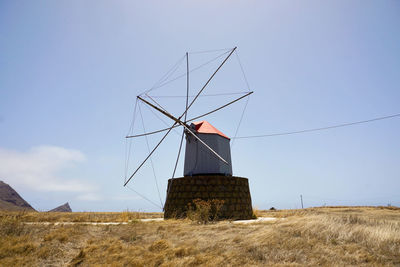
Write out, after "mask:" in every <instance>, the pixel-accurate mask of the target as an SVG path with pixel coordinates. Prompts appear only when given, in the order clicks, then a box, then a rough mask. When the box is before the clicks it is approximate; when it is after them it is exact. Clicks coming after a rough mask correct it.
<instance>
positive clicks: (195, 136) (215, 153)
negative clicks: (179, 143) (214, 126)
mask: <svg viewBox="0 0 400 267" xmlns="http://www.w3.org/2000/svg"><path fill="white" fill-rule="evenodd" d="M182 126H183V127H185V129H186V130H187V131H188V132H189V133H190V134H191V135H192V136H193V137H194V138H196V139H197V140H198V141H199V142H200V143H202V144H203V145H204V146H205V147H206V148H208V150H210V151H211V152H212V153H213V154H214V155H215V156H217V157H218V158H219V159H220V160H222V162H224V163H226V164H228V165H229V163H228V162H227V161H226V160H225V159H224V158H223V157H221V156H220V155H219V154H218V153H217V152H215V151H214V150H213V149H212V148H211V147H210V146H209V145H207V144H206V143H205V142H204V141H203V140H201V139H200V137H198V136H197V135H196V134H195V133H194V132H192V130H190V129H189V128H187V127H186V126H185V125H184V124H182Z"/></svg>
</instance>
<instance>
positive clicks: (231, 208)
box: [164, 175, 253, 220]
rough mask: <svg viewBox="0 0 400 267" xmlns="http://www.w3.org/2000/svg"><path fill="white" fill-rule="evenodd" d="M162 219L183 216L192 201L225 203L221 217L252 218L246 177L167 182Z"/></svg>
mask: <svg viewBox="0 0 400 267" xmlns="http://www.w3.org/2000/svg"><path fill="white" fill-rule="evenodd" d="M168 187H169V193H168V194H167V200H166V202H165V207H164V218H165V219H168V218H173V217H185V216H186V211H187V207H188V204H189V203H192V201H193V200H194V199H198V198H199V199H203V200H211V199H219V200H224V206H223V207H222V209H221V214H220V218H223V219H242V220H243V219H251V218H252V215H253V210H252V206H251V197H250V190H249V182H248V179H247V178H242V177H235V176H223V175H199V176H186V177H182V178H175V179H169V180H168Z"/></svg>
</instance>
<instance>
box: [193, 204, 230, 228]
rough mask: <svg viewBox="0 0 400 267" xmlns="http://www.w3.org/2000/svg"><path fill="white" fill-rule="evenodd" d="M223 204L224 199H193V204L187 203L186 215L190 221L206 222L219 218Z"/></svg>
mask: <svg viewBox="0 0 400 267" xmlns="http://www.w3.org/2000/svg"><path fill="white" fill-rule="evenodd" d="M223 205H224V201H223V200H219V199H210V200H207V201H206V200H202V199H195V200H193V204H191V203H189V204H188V211H187V217H188V218H189V219H190V220H192V221H196V222H198V223H203V224H207V223H209V222H212V221H216V220H218V219H219V218H220V214H221V209H222V206H223Z"/></svg>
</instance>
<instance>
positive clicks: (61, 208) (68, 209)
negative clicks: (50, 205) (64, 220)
mask: <svg viewBox="0 0 400 267" xmlns="http://www.w3.org/2000/svg"><path fill="white" fill-rule="evenodd" d="M49 212H72V209H71V207H70V206H69V204H68V202H67V203H65V204H64V205H61V206H59V207H57V208H55V209H52V210H49Z"/></svg>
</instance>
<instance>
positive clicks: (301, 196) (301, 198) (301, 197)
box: [300, 195, 304, 209]
mask: <svg viewBox="0 0 400 267" xmlns="http://www.w3.org/2000/svg"><path fill="white" fill-rule="evenodd" d="M300 200H301V208H302V209H304V206H303V195H300Z"/></svg>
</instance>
